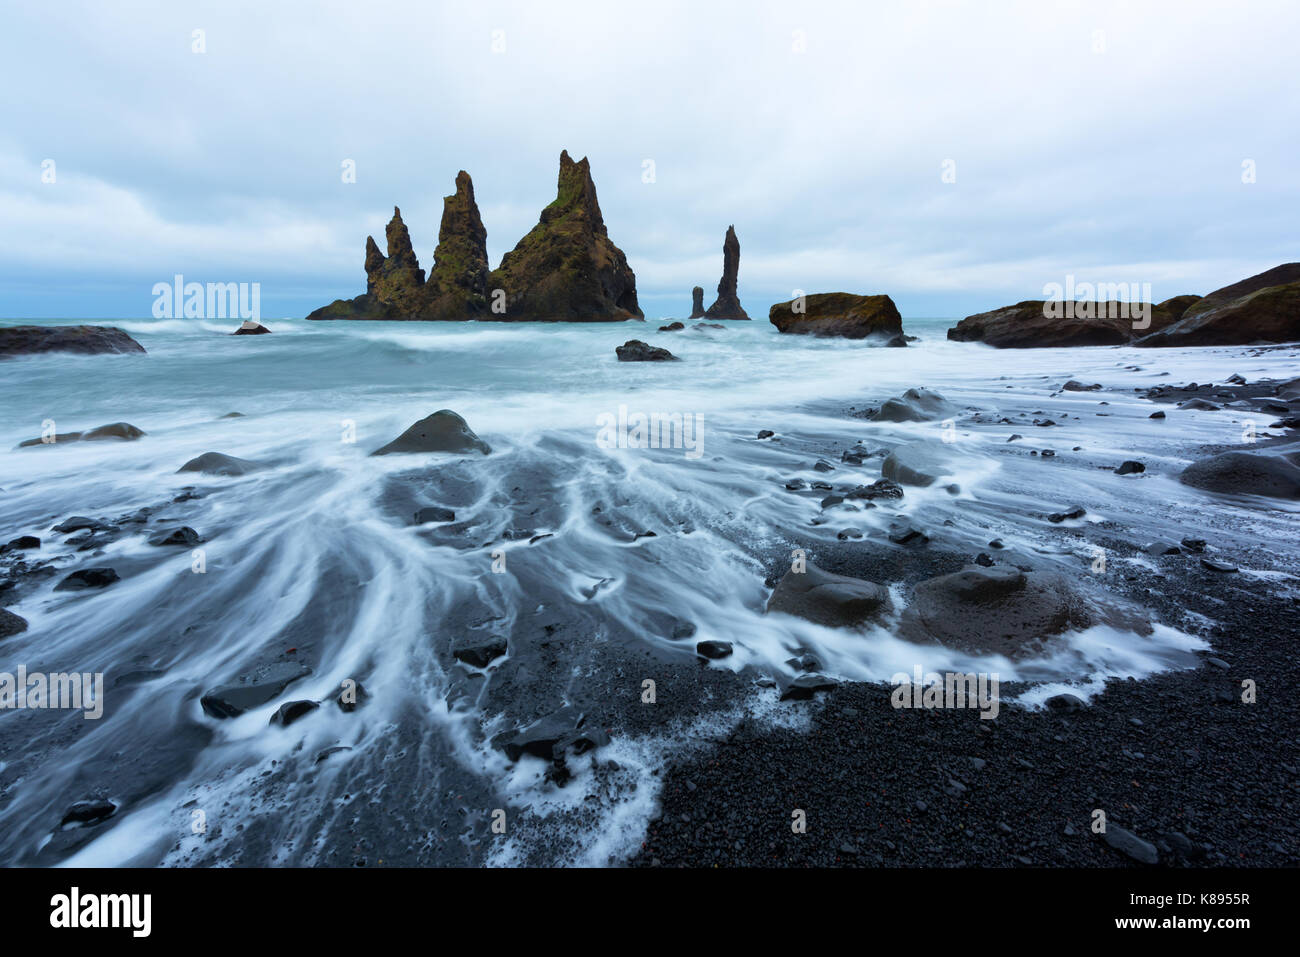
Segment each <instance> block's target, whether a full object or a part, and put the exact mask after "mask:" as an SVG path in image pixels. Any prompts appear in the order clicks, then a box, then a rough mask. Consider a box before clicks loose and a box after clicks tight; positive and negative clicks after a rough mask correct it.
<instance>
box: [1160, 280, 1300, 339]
mask: <svg viewBox="0 0 1300 957" xmlns="http://www.w3.org/2000/svg"><path fill="white" fill-rule="evenodd" d="M1298 340H1300V263H1287V264H1286V265H1283V266H1277V267H1275V268H1273V269H1270V270H1268V271H1267V272H1262V273H1260V274H1259V275H1258V276H1251V277H1250V278H1249V279H1243V280H1242V281H1241V282H1239V283H1234V284H1233V285H1231V286H1225V287H1224V288H1222V289H1219V290H1217V291H1215V292H1212V293H1210V294H1209V295H1208V296H1206V297H1205V298H1203V299H1199V300H1197V301H1196V302H1194V303H1192V304H1191V305H1190V306H1188V307H1187V309H1186V311H1185V312H1184V313H1183V314H1182V316H1181V317H1180V318H1179V319H1178V320H1177V321H1176V322H1173V323H1171V324H1170V325H1168V326H1166V327H1165V328H1163V329H1159V330H1157V331H1155V332H1152V333H1151V334H1150V335H1147V336H1144V337H1143V338H1142V339H1140V340H1138V342H1137V343H1135V344H1136V345H1139V346H1148V347H1152V346H1228V345H1247V344H1250V343H1255V342H1295V341H1298Z"/></svg>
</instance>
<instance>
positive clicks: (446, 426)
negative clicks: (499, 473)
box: [370, 409, 492, 455]
mask: <svg viewBox="0 0 1300 957" xmlns="http://www.w3.org/2000/svg"><path fill="white" fill-rule="evenodd" d="M491 451H492V448H491V446H489V445H488V444H487V443H486V442H484V441H483V440H482V439H480V438H479V437H478V436H477V435H475V434H474V431H473V429H471V428H470V427H469V424H468V423H467V422H466V421H465V420H464V419H462V418H461V417H460V416H459V415H457V414H456V413H455V412H453V411H451V410H450V409H439V410H438V411H437V412H435V413H433V414H432V415H429V416H426V417H424V418H423V419H421V420H420V421H419V422H416V423H415V424H414V425H412V426H411V427H410V428H408V429H407V430H406V431H405V432H403V433H402V434H401V435H399V436H398V437H397V438H395V439H393V441H391V442H389V443H388V444H387V445H385V446H383V447H382V448H378V449H375V451H373V452H371V453H370V454H371V455H392V454H393V453H414V452H482V453H483V454H484V455H487V454H488V453H489V452H491Z"/></svg>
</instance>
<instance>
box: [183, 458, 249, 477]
mask: <svg viewBox="0 0 1300 957" xmlns="http://www.w3.org/2000/svg"><path fill="white" fill-rule="evenodd" d="M264 468H266V466H265V465H263V464H262V463H261V462H252V461H250V460H248V459H241V458H237V457H235V456H233V455H226V454H225V453H224V452H204V453H203V454H202V455H199V456H196V457H195V458H192V459H190V460H189V461H188V462H186V463H185V464H184V465H182V466H181V467H180V468H179V469H177V471H178V472H199V473H202V474H203V475H226V476H238V475H247V474H248V473H249V472H256V471H258V470H259V469H264Z"/></svg>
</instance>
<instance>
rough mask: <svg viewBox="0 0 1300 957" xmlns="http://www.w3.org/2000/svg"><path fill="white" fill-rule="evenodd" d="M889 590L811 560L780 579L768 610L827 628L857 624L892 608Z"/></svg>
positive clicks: (847, 626)
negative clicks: (839, 573)
mask: <svg viewBox="0 0 1300 957" xmlns="http://www.w3.org/2000/svg"><path fill="white" fill-rule="evenodd" d="M889 605H890V601H889V590H888V589H887V588H885V587H883V586H881V585H877V584H876V583H875V582H869V581H866V580H864V579H861V578H849V577H848V576H845V575H835V574H833V573H831V572H828V571H825V570H823V569H821V568H818V567H817V566H816V565H814V564H813V563H812V562H808V563H807V566H806V568H805V569H804V570H803V571H802V572H797V571H794V570H793V569H791V570H790V571H788V572H786V573H785V575H784V576H783V577H782V579H781V580H780V581H779V582H777V586H776V589H775V591H773V592H772V597H771V598H769V599H768V601H767V611H768V612H769V613H771V612H783V613H784V614H787V615H793V616H795V617H796V618H803V619H805V620H807V621H811V622H815V623H816V624H819V625H825V626H826V627H827V628H853V627H856V626H859V625H863V624H866V623H868V622H870V621H872V620H874V619H876V618H878V617H879V616H880V615H881V613H883V612H885V611H888V610H889Z"/></svg>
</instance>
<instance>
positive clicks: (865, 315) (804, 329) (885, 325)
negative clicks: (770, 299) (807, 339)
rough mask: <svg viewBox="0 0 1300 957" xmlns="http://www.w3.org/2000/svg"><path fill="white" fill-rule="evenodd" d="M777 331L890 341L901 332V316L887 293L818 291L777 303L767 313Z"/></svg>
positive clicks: (900, 334) (899, 335)
mask: <svg viewBox="0 0 1300 957" xmlns="http://www.w3.org/2000/svg"><path fill="white" fill-rule="evenodd" d="M767 318H768V321H769V322H771V323H772V325H774V326H776V328H777V331H778V332H792V333H800V334H803V335H812V336H839V337H841V338H844V339H865V338H867V337H868V336H872V337H877V336H878V337H881V338H885V339H889V340H892V339H894V338H895V337H901V336H902V334H903V317H902V316H900V315H899V314H898V307H897V306H895V305H894V300H892V299H890V298H889V297H888V296H857V295H854V294H853V293H848V292H820V293H814V294H813V295H810V296H800V297H799V298H798V299H791V300H790V301H789V302H778V303H777V304H776V305H774V306H773V307H772V308H771V309H769V310H768V313H767Z"/></svg>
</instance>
